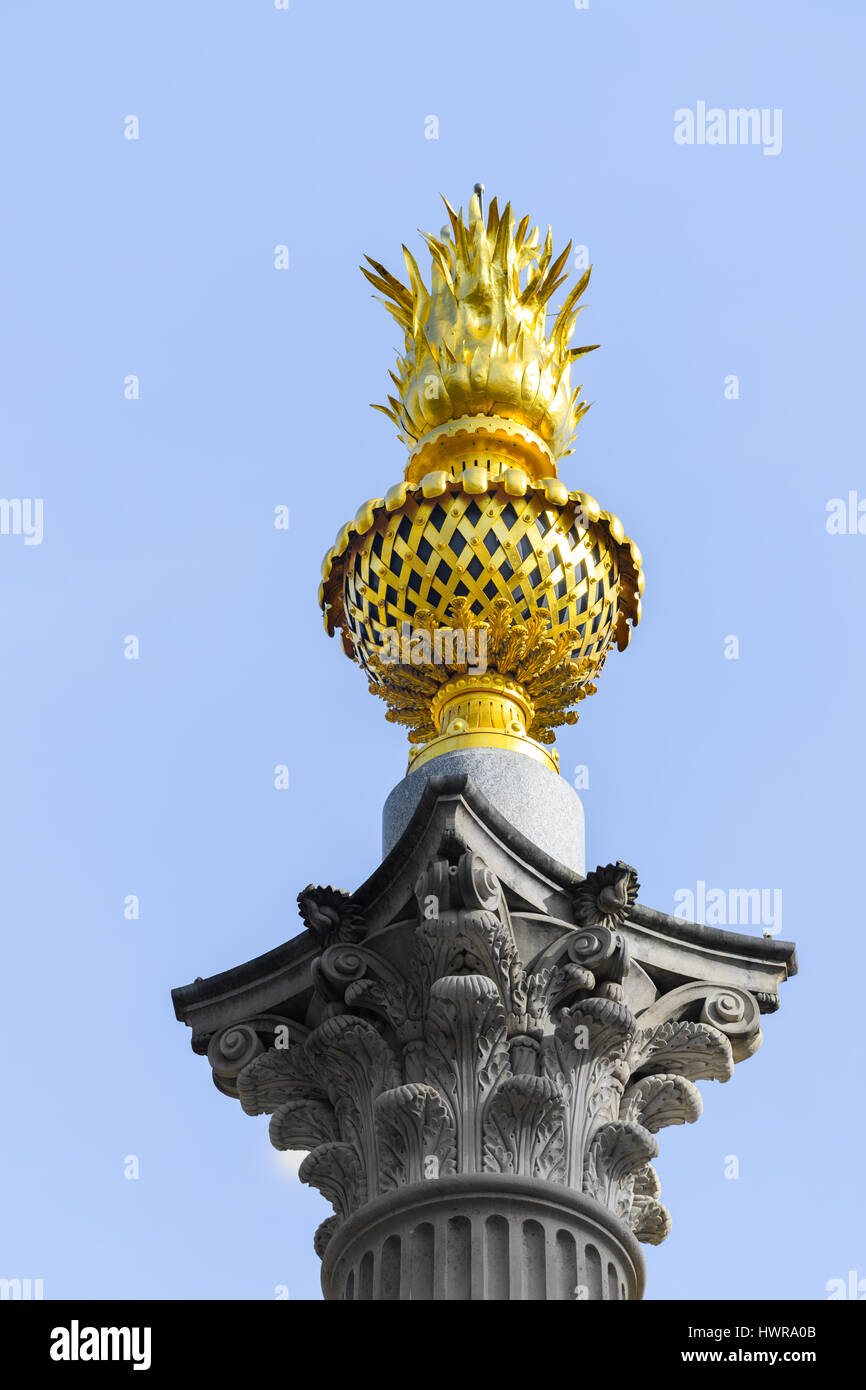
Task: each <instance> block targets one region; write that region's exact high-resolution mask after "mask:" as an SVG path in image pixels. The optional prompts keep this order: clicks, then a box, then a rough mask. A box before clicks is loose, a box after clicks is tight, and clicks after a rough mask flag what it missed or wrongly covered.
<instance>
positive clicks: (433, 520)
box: [430, 502, 445, 531]
mask: <svg viewBox="0 0 866 1390" xmlns="http://www.w3.org/2000/svg"><path fill="white" fill-rule="evenodd" d="M430 525H431V526H433V527H434V528H435V529H436V530H437V531H441V530H442V527H443V526H444V525H445V512H444V510H443V509H442V507H441V506H440V505H439V503H438V502H437V503H436V506H435V507H434V508H433V510H432V512H431V513H430Z"/></svg>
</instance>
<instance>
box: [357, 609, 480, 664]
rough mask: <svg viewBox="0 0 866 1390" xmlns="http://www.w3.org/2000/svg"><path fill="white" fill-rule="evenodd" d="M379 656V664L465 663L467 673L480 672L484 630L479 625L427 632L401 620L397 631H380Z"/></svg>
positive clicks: (443, 628) (387, 629)
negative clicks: (476, 626) (477, 626)
mask: <svg viewBox="0 0 866 1390" xmlns="http://www.w3.org/2000/svg"><path fill="white" fill-rule="evenodd" d="M379 659H380V661H381V662H382V664H383V666H465V667H466V668H467V672H468V674H469V675H470V676H483V675H484V672H485V671H486V670H487V632H486V629H485V628H483V627H482V628H480V629H478V628H474V627H471V628H470V629H469V631H468V633H467V632H464V631H463V630H462V628H459V627H458V628H450V627H440V628H436V630H435V631H434V632H430V631H429V629H428V628H425V627H415V628H413V626H412V624H411V623H408V622H406V621H405V620H404V621H403V622H402V623H401V624H400V631H399V632H397V631H395V630H394V629H393V628H386V629H385V631H384V632H383V633H382V647H381V650H380V653H379Z"/></svg>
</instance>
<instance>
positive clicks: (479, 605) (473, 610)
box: [469, 599, 484, 616]
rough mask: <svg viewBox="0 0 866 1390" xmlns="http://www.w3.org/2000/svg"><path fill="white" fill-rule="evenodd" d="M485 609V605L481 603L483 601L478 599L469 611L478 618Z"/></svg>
mask: <svg viewBox="0 0 866 1390" xmlns="http://www.w3.org/2000/svg"><path fill="white" fill-rule="evenodd" d="M483 608H484V604H483V603H482V602H481V600H480V599H476V600H475V602H474V603H473V604H472V605H471V606H470V610H469V611H470V612H471V613H474V614H475V615H476V616H477V615H478V614H479V613H481V612H482V610H483Z"/></svg>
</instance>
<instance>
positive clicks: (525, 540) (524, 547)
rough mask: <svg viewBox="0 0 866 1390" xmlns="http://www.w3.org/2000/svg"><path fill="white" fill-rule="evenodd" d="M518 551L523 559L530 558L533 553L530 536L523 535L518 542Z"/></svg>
mask: <svg viewBox="0 0 866 1390" xmlns="http://www.w3.org/2000/svg"><path fill="white" fill-rule="evenodd" d="M517 551H518V554H519V555H520V558H521V560H528V559H529V557H530V555H531V554H532V541H531V540H530V539H529V537H528V536H521V537H520V540H519V541H518V542H517Z"/></svg>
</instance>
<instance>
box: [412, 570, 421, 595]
mask: <svg viewBox="0 0 866 1390" xmlns="http://www.w3.org/2000/svg"><path fill="white" fill-rule="evenodd" d="M409 588H410V589H414V590H415V592H416V593H420V592H421V576H420V574H419V573H418V571H417V570H411V571H410V574H409Z"/></svg>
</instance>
